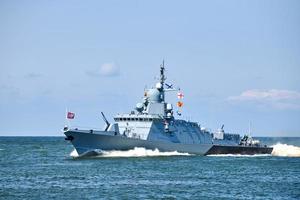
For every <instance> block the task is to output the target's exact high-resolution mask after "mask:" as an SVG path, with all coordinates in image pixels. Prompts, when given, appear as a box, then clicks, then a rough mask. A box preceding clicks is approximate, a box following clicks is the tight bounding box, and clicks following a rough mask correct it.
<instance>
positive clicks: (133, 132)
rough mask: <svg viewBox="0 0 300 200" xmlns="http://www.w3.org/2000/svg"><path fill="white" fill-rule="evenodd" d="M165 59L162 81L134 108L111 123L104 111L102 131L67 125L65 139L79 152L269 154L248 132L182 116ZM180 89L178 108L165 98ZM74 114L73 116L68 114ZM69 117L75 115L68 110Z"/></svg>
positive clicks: (150, 89)
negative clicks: (139, 150)
mask: <svg viewBox="0 0 300 200" xmlns="http://www.w3.org/2000/svg"><path fill="white" fill-rule="evenodd" d="M165 80H166V76H165V66H164V62H163V64H162V65H161V66H160V77H159V81H158V82H157V83H156V84H155V87H152V88H149V89H145V91H144V97H143V99H142V102H141V103H137V104H136V106H135V109H134V111H131V112H129V113H124V114H117V115H116V116H115V117H114V122H113V123H109V121H108V120H107V119H106V117H105V115H104V114H103V113H102V112H101V115H102V117H103V120H104V122H105V127H104V128H103V130H93V129H79V128H76V127H70V126H65V127H64V129H63V132H64V134H65V136H66V138H65V140H68V141H70V142H71V143H72V145H73V146H74V148H75V149H76V151H77V153H78V154H79V155H91V154H98V153H99V152H101V151H110V150H124V151H125V150H130V149H134V148H135V147H142V148H145V149H151V150H155V149H158V150H159V151H161V152H172V151H177V152H182V153H190V154H197V155H211V154H242V155H245V154H246V155H253V154H270V153H271V152H272V150H273V148H272V147H268V146H267V145H263V144H261V143H260V142H259V141H258V140H254V139H253V138H252V137H251V136H250V135H249V134H246V135H244V136H243V137H241V136H240V135H239V134H232V133H226V132H225V131H224V125H223V126H222V127H221V128H220V129H218V130H217V131H214V132H213V131H208V130H207V129H205V128H204V127H202V126H201V125H200V124H199V123H197V122H191V121H187V120H183V119H179V118H180V117H177V118H175V115H177V116H180V115H181V111H180V108H181V107H182V105H183V102H182V98H183V94H182V92H180V89H175V88H174V87H173V85H171V84H167V83H165ZM172 91H175V92H177V95H178V99H179V100H178V102H177V104H176V110H177V111H175V109H174V107H173V104H171V103H168V102H167V101H166V99H165V93H166V92H172ZM69 115H71V116H69ZM68 118H74V114H73V113H68Z"/></svg>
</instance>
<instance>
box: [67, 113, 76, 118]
mask: <svg viewBox="0 0 300 200" xmlns="http://www.w3.org/2000/svg"><path fill="white" fill-rule="evenodd" d="M74 117H75V113H72V112H68V113H67V118H68V119H74Z"/></svg>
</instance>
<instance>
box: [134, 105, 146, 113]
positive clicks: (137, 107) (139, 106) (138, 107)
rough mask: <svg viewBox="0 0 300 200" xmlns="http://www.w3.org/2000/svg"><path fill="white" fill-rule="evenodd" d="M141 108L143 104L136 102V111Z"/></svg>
mask: <svg viewBox="0 0 300 200" xmlns="http://www.w3.org/2000/svg"><path fill="white" fill-rule="evenodd" d="M143 108H144V105H143V104H142V103H137V104H136V107H135V109H136V110H137V111H138V112H142V111H143Z"/></svg>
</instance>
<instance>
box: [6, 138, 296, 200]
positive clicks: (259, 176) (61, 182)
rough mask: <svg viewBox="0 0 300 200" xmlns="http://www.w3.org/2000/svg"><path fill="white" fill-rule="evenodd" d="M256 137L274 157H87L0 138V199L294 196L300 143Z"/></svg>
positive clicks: (48, 141) (48, 144)
mask: <svg viewBox="0 0 300 200" xmlns="http://www.w3.org/2000/svg"><path fill="white" fill-rule="evenodd" d="M259 139H260V140H262V141H263V142H265V143H267V144H268V145H271V146H273V147H274V150H273V152H272V155H253V156H244V155H212V156H198V155H191V154H188V153H179V152H159V151H158V150H147V149H144V148H135V149H133V150H129V151H100V152H99V155H97V156H93V157H88V158H87V157H80V156H79V155H78V154H77V152H76V151H75V150H74V149H73V147H72V145H71V144H70V143H69V142H67V141H65V140H64V138H63V137H0V199H300V138H259Z"/></svg>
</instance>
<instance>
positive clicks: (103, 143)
mask: <svg viewBox="0 0 300 200" xmlns="http://www.w3.org/2000/svg"><path fill="white" fill-rule="evenodd" d="M64 134H65V135H66V136H67V137H66V139H67V140H70V141H71V143H72V144H73V146H74V147H75V149H76V151H77V152H78V154H79V155H81V154H86V153H88V152H93V151H95V150H103V151H109V150H124V151H125V150H130V149H134V148H135V147H143V148H145V149H152V150H154V149H158V150H159V151H161V152H171V151H177V152H182V153H190V154H197V155H210V154H248V155H251V154H270V153H271V152H272V148H269V147H245V146H239V145H236V146H229V145H228V146H226V145H214V144H182V143H172V142H161V141H149V140H141V139H134V138H128V137H124V136H121V135H114V132H108V131H88V130H87V131H83V130H80V131H79V130H68V131H65V132H64Z"/></svg>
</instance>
